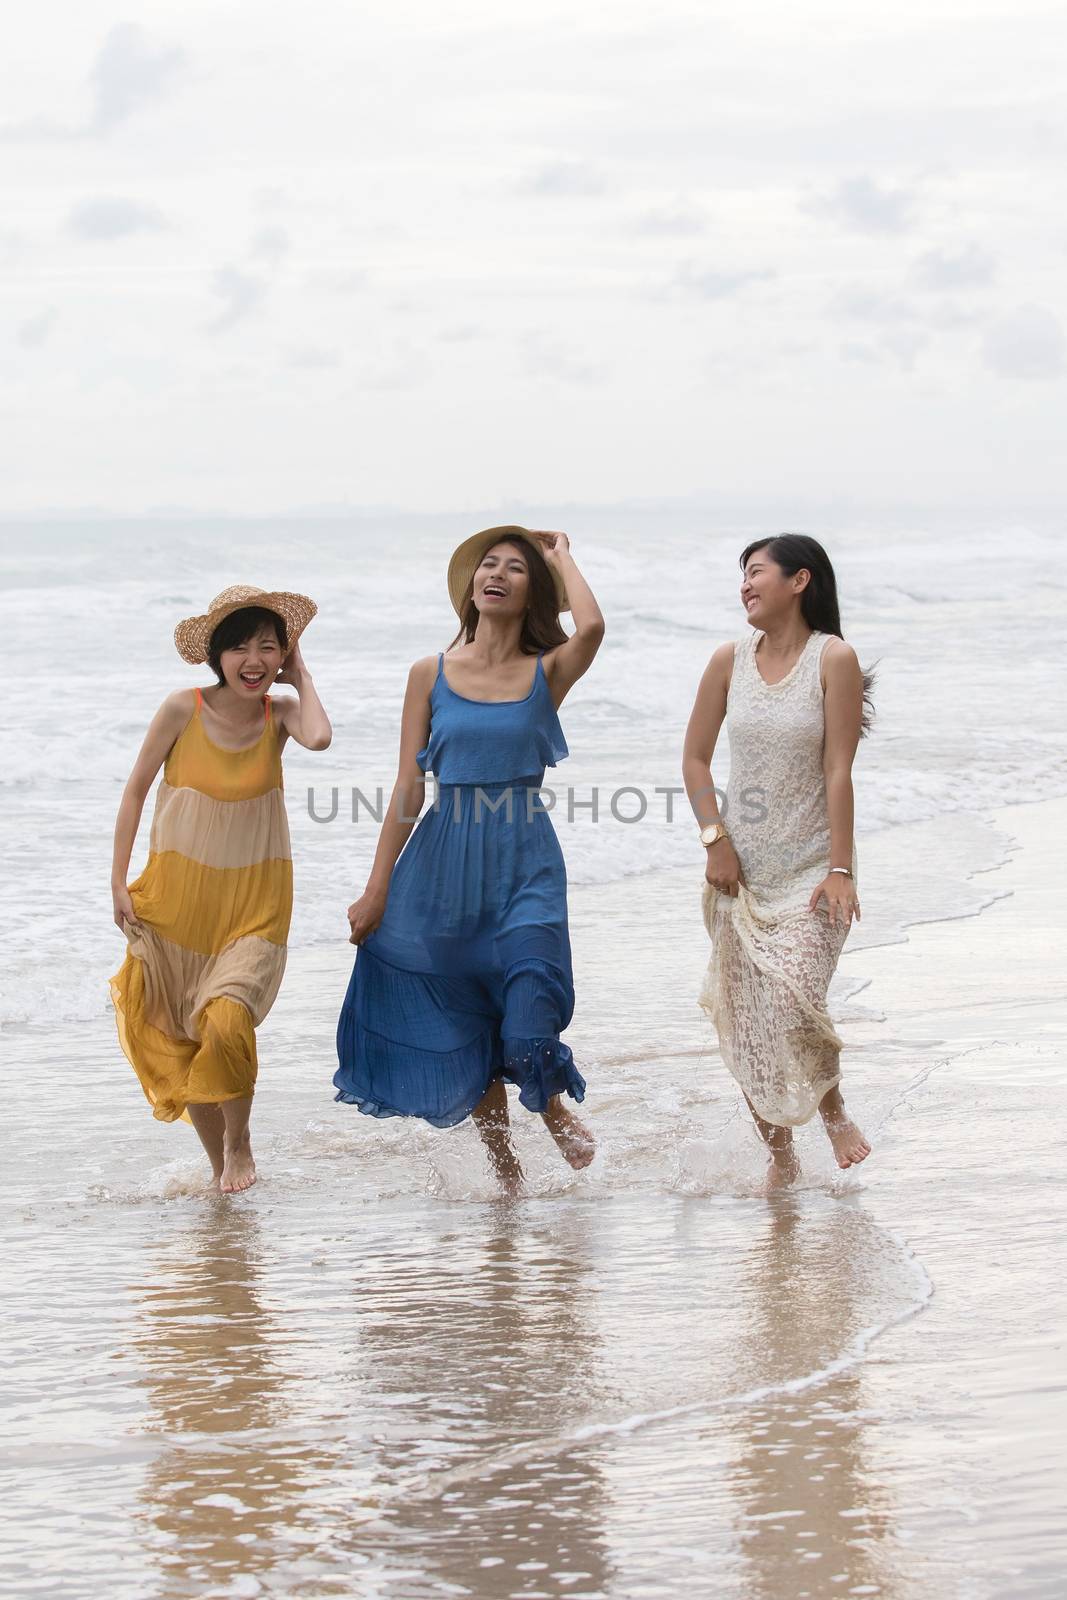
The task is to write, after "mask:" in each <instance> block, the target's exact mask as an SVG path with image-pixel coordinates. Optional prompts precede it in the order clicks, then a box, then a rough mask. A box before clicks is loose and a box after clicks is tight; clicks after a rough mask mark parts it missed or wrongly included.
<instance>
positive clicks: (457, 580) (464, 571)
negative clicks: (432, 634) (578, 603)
mask: <svg viewBox="0 0 1067 1600" xmlns="http://www.w3.org/2000/svg"><path fill="white" fill-rule="evenodd" d="M516 538H521V539H528V540H529V541H530V543H531V544H532V545H535V546H536V547H537V548H538V549H539V550H542V551H543V549H544V545H543V542H542V540H540V539H539V538H538V537H537V535H536V533H531V532H530V530H529V528H520V527H517V526H515V525H510V526H508V527H506V528H484V529H483V530H482V532H481V533H472V534H471V536H470V538H469V539H464V541H463V543H462V544H458V545H457V546H456V548H455V550H453V552H452V559H451V561H450V562H449V563H448V598H449V599H450V600H451V602H452V606H453V609H454V610H455V612H456V615H457V616H462V615H463V596H464V595H465V594H466V592H467V585H468V584H469V583H470V581H471V579H472V578H473V576H474V574H475V572H476V570H477V568H478V567H479V566H480V565H481V560H482V557H483V556H484V555H485V552H486V551H487V550H491V549H492V548H493V546H494V545H495V544H500V542H501V540H504V539H516ZM546 565H547V567H548V570H549V572H551V574H552V581H553V582H554V583H555V585H556V602H557V606H558V609H559V610H560V611H569V610H570V601H569V600H568V599H567V591H566V588H565V587H564V584H563V574H562V573H561V572H560V571H559V569H558V568H557V567H554V566H553V565H552V563H551V562H546Z"/></svg>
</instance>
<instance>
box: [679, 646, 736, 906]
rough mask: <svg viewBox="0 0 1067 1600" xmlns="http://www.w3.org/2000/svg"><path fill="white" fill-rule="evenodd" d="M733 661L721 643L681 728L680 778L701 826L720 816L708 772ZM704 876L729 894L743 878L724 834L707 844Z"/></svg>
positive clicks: (730, 649) (712, 782) (717, 738)
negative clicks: (683, 737) (682, 743)
mask: <svg viewBox="0 0 1067 1600" xmlns="http://www.w3.org/2000/svg"><path fill="white" fill-rule="evenodd" d="M733 665H734V647H733V645H732V644H721V645H720V646H719V648H718V649H717V650H716V651H715V653H714V655H713V656H712V658H711V660H710V661H709V662H708V664H707V666H706V667H705V669H704V676H703V677H702V678H701V680H700V687H699V688H698V689H697V695H696V700H695V701H694V703H693V710H692V713H691V715H690V718H689V724H688V726H687V728H686V730H685V744H684V746H683V749H682V782H683V783H684V784H685V792H686V794H687V795H688V796H689V804H690V805H691V806H692V808H693V815H694V817H696V819H697V824H698V826H699V827H701V828H704V827H707V825H708V824H709V823H712V822H719V823H721V822H722V820H723V819H722V817H721V815H720V814H719V802H718V797H717V795H716V792H715V780H714V778H713V777H712V775H711V760H712V757H713V756H714V754H715V746H716V744H717V743H718V740H719V731H720V729H721V728H722V725H723V722H724V720H725V717H726V697H727V695H728V694H729V692H730V674H731V673H732V671H733ZM704 876H705V877H706V878H707V880H708V882H709V883H711V884H713V885H714V886H715V888H716V889H719V890H720V891H721V892H722V893H723V894H729V895H736V893H737V885H738V883H739V882H740V883H743V882H744V877H743V875H742V872H741V865H740V862H739V861H738V859H737V856H736V854H735V852H734V847H733V845H732V844H731V843H730V840H729V838H728V837H727V836H726V835H723V836H722V837H721V838H719V839H717V840H716V841H715V842H714V843H713V844H710V845H708V846H707V866H706V868H705V872H704Z"/></svg>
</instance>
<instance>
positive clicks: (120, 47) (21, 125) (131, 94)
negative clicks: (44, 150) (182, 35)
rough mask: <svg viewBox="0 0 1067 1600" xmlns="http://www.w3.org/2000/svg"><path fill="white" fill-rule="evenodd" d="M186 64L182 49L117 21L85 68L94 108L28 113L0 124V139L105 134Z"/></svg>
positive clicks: (159, 93)
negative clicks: (69, 117) (77, 116)
mask: <svg viewBox="0 0 1067 1600" xmlns="http://www.w3.org/2000/svg"><path fill="white" fill-rule="evenodd" d="M185 67H186V55H185V52H184V51H183V50H181V49H179V48H178V47H177V45H165V44H158V43H154V42H153V40H152V39H151V37H150V35H149V34H148V33H146V31H145V30H144V28H142V27H139V26H138V24H137V23H135V22H119V23H116V24H115V26H114V27H113V28H112V29H111V31H110V32H109V33H108V34H107V35H106V36H105V38H104V42H103V44H102V45H101V47H100V50H99V52H98V54H97V57H96V61H95V62H94V63H93V66H92V69H91V70H90V72H89V89H90V93H91V95H92V100H93V107H92V111H91V113H90V115H89V119H88V121H87V122H80V123H79V122H57V121H56V120H55V118H53V117H49V116H36V117H27V118H25V119H24V120H23V121H21V122H9V123H6V124H3V125H0V144H30V143H45V142H51V143H55V142H57V141H60V142H61V141H65V140H69V139H86V138H93V137H99V136H101V135H104V134H108V133H110V132H111V130H112V129H113V128H116V127H118V126H119V125H120V124H121V123H123V122H125V121H126V119H127V118H128V117H130V116H132V115H133V113H134V112H135V111H137V110H139V109H140V107H141V106H143V105H147V104H150V103H151V102H152V101H153V100H157V99H159V98H161V97H162V96H163V95H164V94H165V93H166V92H167V90H168V89H169V88H170V86H171V84H172V83H173V82H174V81H175V80H176V79H178V78H180V76H181V74H182V73H183V72H184V70H185Z"/></svg>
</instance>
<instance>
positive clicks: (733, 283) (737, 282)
mask: <svg viewBox="0 0 1067 1600" xmlns="http://www.w3.org/2000/svg"><path fill="white" fill-rule="evenodd" d="M774 276H775V274H774V273H773V272H769V271H766V270H762V271H758V272H755V271H748V272H718V271H716V270H715V269H714V268H707V267H694V266H692V265H689V266H685V267H683V268H682V269H681V271H680V272H679V273H678V277H677V279H676V283H677V285H678V287H679V288H680V289H684V290H685V291H686V292H687V293H688V294H692V295H695V296H696V297H697V298H698V299H700V300H727V299H729V298H730V296H731V295H735V294H738V293H739V292H740V291H741V290H742V289H747V288H748V286H749V285H750V284H753V283H766V282H767V281H768V280H769V279H771V278H773V277H774Z"/></svg>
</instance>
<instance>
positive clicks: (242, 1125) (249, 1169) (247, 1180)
mask: <svg viewBox="0 0 1067 1600" xmlns="http://www.w3.org/2000/svg"><path fill="white" fill-rule="evenodd" d="M219 1110H220V1111H221V1112H222V1118H223V1122H224V1123H225V1134H224V1141H223V1149H224V1155H225V1161H224V1164H223V1168H222V1177H221V1178H220V1180H219V1188H220V1189H221V1190H222V1192H223V1194H239V1193H240V1192H241V1190H242V1189H251V1187H252V1185H253V1184H254V1183H255V1181H256V1164H255V1162H254V1161H253V1160H252V1140H251V1138H250V1137H249V1133H248V1119H249V1117H250V1116H251V1115H252V1096H251V1095H250V1094H247V1095H243V1096H242V1097H241V1099H240V1100H224V1101H223V1102H222V1105H221V1106H220V1107H219Z"/></svg>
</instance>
